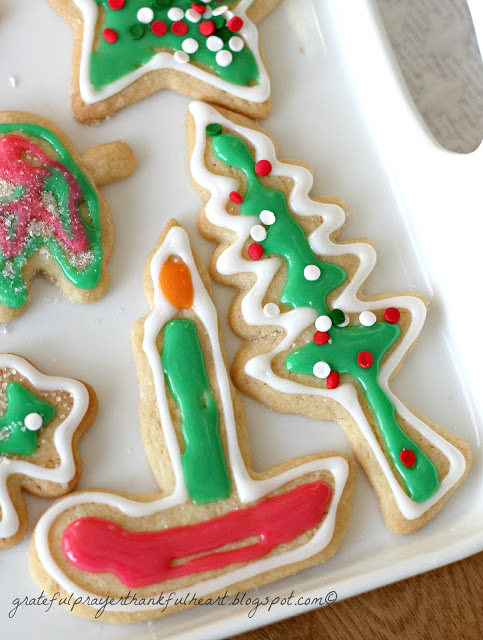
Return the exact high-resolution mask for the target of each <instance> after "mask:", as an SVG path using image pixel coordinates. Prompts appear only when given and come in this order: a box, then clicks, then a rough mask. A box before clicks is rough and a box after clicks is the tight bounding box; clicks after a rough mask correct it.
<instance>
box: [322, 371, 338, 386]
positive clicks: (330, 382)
mask: <svg viewBox="0 0 483 640" xmlns="http://www.w3.org/2000/svg"><path fill="white" fill-rule="evenodd" d="M339 380H340V378H339V374H338V373H337V371H331V372H330V373H329V375H328V376H327V379H326V381H325V382H326V384H327V389H336V388H337V387H338V386H339Z"/></svg>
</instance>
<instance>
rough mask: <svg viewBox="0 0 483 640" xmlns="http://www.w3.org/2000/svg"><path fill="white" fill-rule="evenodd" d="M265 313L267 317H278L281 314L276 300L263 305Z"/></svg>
mask: <svg viewBox="0 0 483 640" xmlns="http://www.w3.org/2000/svg"><path fill="white" fill-rule="evenodd" d="M263 313H264V314H265V315H266V316H267V318H276V317H277V316H278V315H279V314H280V307H279V306H278V304H275V302H267V304H266V305H265V306H264V307H263Z"/></svg>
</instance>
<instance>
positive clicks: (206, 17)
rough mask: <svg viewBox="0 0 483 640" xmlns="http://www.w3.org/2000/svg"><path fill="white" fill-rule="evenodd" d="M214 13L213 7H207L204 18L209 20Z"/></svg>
mask: <svg viewBox="0 0 483 640" xmlns="http://www.w3.org/2000/svg"><path fill="white" fill-rule="evenodd" d="M212 15H213V10H212V8H211V7H205V10H204V11H203V20H208V19H209V18H211V16H212Z"/></svg>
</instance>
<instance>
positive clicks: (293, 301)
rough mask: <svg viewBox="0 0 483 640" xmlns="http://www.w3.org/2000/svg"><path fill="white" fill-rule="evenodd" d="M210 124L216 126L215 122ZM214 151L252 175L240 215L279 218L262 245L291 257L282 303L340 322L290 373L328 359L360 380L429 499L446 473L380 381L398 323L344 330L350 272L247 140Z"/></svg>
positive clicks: (413, 481) (388, 438) (218, 139)
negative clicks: (333, 297)
mask: <svg viewBox="0 0 483 640" xmlns="http://www.w3.org/2000/svg"><path fill="white" fill-rule="evenodd" d="M209 126H210V125H209ZM212 130H214V129H213V127H212V129H210V132H208V135H209V136H211V137H210V138H208V139H209V140H211V144H212V148H213V151H214V154H215V156H216V157H217V158H218V159H219V160H221V161H222V162H224V163H225V164H227V165H228V166H230V167H234V168H236V169H239V170H240V171H242V172H243V174H244V175H245V177H246V185H247V186H246V192H245V194H244V196H243V203H242V204H241V205H240V214H241V215H248V216H259V215H260V213H261V211H263V210H265V209H266V210H269V211H273V212H274V214H275V223H274V224H272V225H269V226H267V228H266V232H267V236H266V238H265V240H263V241H261V242H260V244H261V245H262V247H263V251H264V253H266V254H275V255H278V256H281V257H282V258H284V259H285V262H286V266H287V280H286V283H285V285H284V288H283V291H282V294H281V302H283V304H285V305H287V306H290V307H292V308H300V307H312V308H313V309H315V310H316V312H317V314H318V315H329V316H330V317H331V318H332V320H333V322H334V324H333V325H332V327H331V329H330V331H329V336H330V341H329V342H327V343H326V344H323V345H317V344H315V342H310V343H308V344H307V345H305V346H303V347H301V348H300V349H296V350H295V351H293V352H292V353H290V354H289V355H288V357H287V359H286V368H287V370H288V371H289V372H293V373H304V374H307V375H314V374H313V368H314V365H315V364H316V363H317V362H320V361H323V362H327V364H328V365H329V366H330V368H331V370H334V371H337V372H338V373H340V374H344V373H345V374H349V375H351V376H352V377H353V378H354V380H356V381H357V382H358V383H359V384H360V386H361V388H362V390H363V392H364V395H365V397H366V400H367V402H368V404H369V406H370V408H371V411H372V413H373V414H374V417H375V419H376V422H377V425H378V427H379V434H380V436H381V438H382V440H383V442H384V445H385V448H386V451H387V453H388V455H389V458H390V460H391V461H392V463H393V465H394V467H395V468H396V470H397V472H398V474H399V476H400V478H401V480H402V482H403V484H404V486H405V487H406V490H407V492H408V494H409V495H410V497H411V498H412V499H413V500H415V501H416V502H423V501H424V500H427V499H428V498H430V497H431V496H432V495H434V493H435V492H436V491H437V490H438V488H439V486H440V481H439V477H438V470H437V468H436V466H435V465H434V463H433V462H432V461H431V460H430V459H429V457H428V456H427V455H426V454H425V453H424V452H423V451H422V449H421V448H420V447H419V446H418V445H417V444H416V443H415V442H414V441H413V440H412V439H411V438H409V436H408V435H407V434H406V433H405V432H404V431H403V430H402V429H401V427H400V426H399V423H398V422H397V420H396V409H395V407H394V404H393V402H392V400H391V399H390V398H389V396H388V395H387V393H386V391H385V390H384V389H383V388H382V387H381V385H380V384H379V379H378V378H379V370H380V364H381V361H382V359H383V357H384V355H385V354H386V353H387V351H388V350H389V348H390V347H391V346H392V345H393V344H394V343H395V342H396V340H397V339H398V338H399V336H400V334H401V329H400V327H399V326H398V325H397V324H390V323H387V322H376V323H375V324H374V325H372V326H370V327H366V326H363V325H356V326H347V327H339V326H336V325H335V323H336V322H339V324H341V323H342V321H343V315H342V312H341V311H340V310H337V309H330V308H329V304H328V301H327V297H328V296H329V294H330V293H331V292H332V291H334V289H336V288H337V287H338V286H340V285H341V284H342V283H344V282H345V280H346V279H347V273H346V272H345V270H344V269H342V268H341V267H339V266H337V265H335V264H332V263H331V262H328V261H323V260H320V259H319V258H318V257H317V256H316V255H315V254H314V252H313V251H312V248H311V247H310V243H309V242H308V240H307V237H306V235H305V230H304V229H303V228H302V227H301V226H300V225H299V224H298V223H297V222H296V220H295V219H294V218H293V217H292V215H291V213H290V211H289V208H288V204H287V199H286V197H285V194H284V193H283V192H282V191H279V190H278V189H271V188H269V187H267V186H265V185H264V184H262V183H261V182H260V179H259V177H258V175H257V174H256V172H255V162H254V160H253V157H252V154H251V152H250V150H249V148H248V147H247V145H246V144H245V142H244V141H243V140H241V139H240V138H238V137H237V136H234V135H232V134H230V133H226V132H223V133H222V132H218V133H217V134H216V133H214V134H213V133H212V132H211V131H212ZM308 265H316V266H317V267H319V269H320V277H319V278H318V279H317V280H315V281H309V280H306V279H305V277H304V267H305V266H308ZM361 351H369V352H370V353H371V354H372V356H373V364H372V366H370V367H369V368H367V369H364V368H362V367H360V366H359V365H358V364H357V356H358V354H359V353H360V352H361ZM402 449H411V450H412V451H413V452H414V453H415V455H416V462H415V464H414V465H413V466H412V467H406V466H404V465H403V464H402V462H401V460H400V457H399V454H400V452H401V450H402Z"/></svg>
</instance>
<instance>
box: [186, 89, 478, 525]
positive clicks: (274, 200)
mask: <svg viewBox="0 0 483 640" xmlns="http://www.w3.org/2000/svg"><path fill="white" fill-rule="evenodd" d="M187 132H188V138H189V146H190V149H191V173H192V177H193V180H194V183H195V186H196V187H197V188H198V190H199V192H200V195H201V197H202V199H203V201H204V202H205V206H204V208H203V209H202V212H201V215H200V218H199V228H200V231H201V232H202V234H203V235H205V236H206V237H208V238H210V239H213V240H215V241H217V242H218V243H219V244H220V246H219V247H218V249H217V250H216V251H215V254H214V256H213V260H212V265H211V267H212V268H211V272H212V275H213V277H214V278H216V279H217V280H218V281H220V282H222V283H225V284H228V285H230V286H234V287H236V288H238V289H239V291H240V293H239V295H238V296H237V298H236V299H235V301H234V304H233V306H232V308H231V311H230V323H231V326H232V327H233V329H234V330H235V331H236V332H237V333H238V334H239V335H240V336H242V337H243V338H245V339H246V341H247V344H246V345H244V346H242V347H241V349H240V350H239V352H238V354H237V356H236V358H235V361H234V364H233V369H232V375H233V377H234V380H235V382H236V384H237V386H238V387H239V388H240V389H241V390H242V391H243V392H244V393H246V394H247V395H249V396H251V397H253V398H256V399H258V400H260V401H261V402H263V403H264V404H266V405H267V406H269V407H271V408H273V409H276V410H278V411H282V412H285V413H300V414H304V415H308V416H312V417H315V418H320V419H321V420H337V421H338V422H339V424H340V425H341V426H342V428H343V429H344V431H345V433H346V435H347V438H348V440H349V442H350V444H351V446H352V448H353V450H354V453H355V454H356V456H357V457H358V460H359V462H360V464H361V466H362V467H363V468H364V470H365V472H366V473H367V475H368V478H369V480H370V481H371V483H372V486H373V488H374V490H375V492H376V495H377V498H378V500H379V504H380V508H381V511H382V514H383V516H384V519H385V521H386V524H387V526H388V527H389V528H390V529H391V530H392V531H394V532H396V533H410V532H412V531H415V530H416V529H418V528H419V527H421V526H422V525H424V524H425V523H426V522H428V520H430V519H431V518H432V517H433V516H434V515H435V514H436V513H437V512H438V511H439V509H440V508H441V507H442V505H443V504H444V502H445V501H446V500H447V499H448V497H449V496H450V495H451V494H452V493H453V491H454V490H455V489H456V487H457V486H458V485H459V484H460V483H461V482H462V481H463V480H464V478H465V476H466V474H467V473H468V470H469V468H470V465H471V459H472V454H471V451H470V448H469V447H468V445H467V444H466V443H465V442H464V441H463V440H461V439H460V438H459V437H457V436H456V435H454V434H453V433H450V432H448V431H446V430H444V429H442V428H441V427H438V426H437V425H435V424H433V423H432V422H430V421H429V420H427V419H426V418H423V417H422V416H420V415H419V414H417V413H416V412H415V411H413V410H411V409H409V408H408V407H407V406H405V405H404V404H403V403H402V402H401V400H399V398H397V397H396V396H395V395H394V393H393V392H392V391H391V389H390V386H389V381H390V379H391V378H392V376H394V374H395V373H396V372H397V369H398V368H399V366H400V365H401V363H402V360H403V359H404V357H405V356H406V354H407V353H408V352H409V350H410V349H411V348H412V347H413V346H414V343H415V341H416V339H417V338H418V335H419V333H420V331H421V328H422V326H423V324H424V320H425V317H426V305H425V303H424V301H423V300H422V299H421V298H419V297H417V296H414V295H397V296H386V295H379V296H372V297H369V296H365V295H363V294H362V292H361V288H362V286H363V284H364V282H365V281H366V280H367V278H368V277H369V275H370V273H371V271H372V269H373V268H374V265H375V262H376V252H375V250H374V248H373V247H372V245H370V244H368V243H366V242H344V243H337V242H336V238H337V234H338V231H339V229H340V227H341V226H342V225H343V224H344V221H345V209H344V205H343V204H342V203H341V201H339V200H337V199H336V198H330V197H325V198H321V199H313V198H311V197H310V196H309V192H310V189H311V187H312V182H313V178H312V173H311V172H310V170H309V169H308V168H307V167H305V166H301V165H300V163H297V164H294V163H289V162H284V161H279V160H278V159H277V156H276V149H275V146H274V143H273V141H272V140H271V138H270V136H269V135H268V134H267V133H266V132H264V131H263V130H262V129H260V128H259V127H258V126H257V125H255V124H254V123H253V122H251V121H249V120H247V119H245V118H242V117H240V116H237V115H235V114H230V113H229V112H226V111H224V110H222V109H215V108H213V107H211V106H209V105H206V104H203V103H199V102H196V103H192V104H191V107H190V114H189V116H188V119H187Z"/></svg>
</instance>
